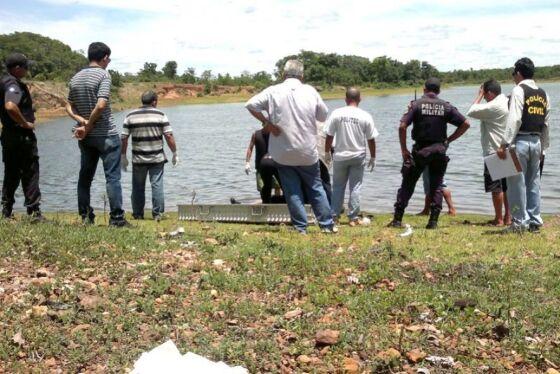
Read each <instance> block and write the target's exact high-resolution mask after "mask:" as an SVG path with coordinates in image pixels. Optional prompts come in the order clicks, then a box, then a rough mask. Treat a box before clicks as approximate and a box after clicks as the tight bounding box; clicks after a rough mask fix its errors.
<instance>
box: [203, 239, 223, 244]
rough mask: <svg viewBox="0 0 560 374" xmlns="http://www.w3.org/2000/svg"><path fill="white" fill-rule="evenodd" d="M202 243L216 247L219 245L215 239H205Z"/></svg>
mask: <svg viewBox="0 0 560 374" xmlns="http://www.w3.org/2000/svg"><path fill="white" fill-rule="evenodd" d="M204 243H205V244H209V245H218V244H220V243H219V242H218V241H217V240H216V239H214V238H206V239H204Z"/></svg>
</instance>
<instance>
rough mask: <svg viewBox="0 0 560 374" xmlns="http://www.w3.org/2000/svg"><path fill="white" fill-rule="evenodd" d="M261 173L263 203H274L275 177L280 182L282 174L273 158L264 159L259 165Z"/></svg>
mask: <svg viewBox="0 0 560 374" xmlns="http://www.w3.org/2000/svg"><path fill="white" fill-rule="evenodd" d="M258 172H259V175H260V177H261V180H262V182H263V185H262V188H261V191H260V193H261V200H262V203H263V204H273V202H272V190H273V189H274V178H276V181H277V182H278V183H279V184H280V174H278V168H277V167H276V163H275V162H274V161H273V160H272V159H263V160H262V161H261V163H260V165H259V170H258Z"/></svg>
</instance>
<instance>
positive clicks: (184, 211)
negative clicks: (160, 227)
mask: <svg viewBox="0 0 560 374" xmlns="http://www.w3.org/2000/svg"><path fill="white" fill-rule="evenodd" d="M305 210H306V212H307V220H308V222H309V223H313V222H315V216H314V215H313V210H312V209H311V206H310V205H305ZM178 211H179V220H180V221H204V222H208V221H215V222H230V223H266V224H280V223H291V219H290V212H289V211H288V206H287V205H285V204H192V205H190V204H189V205H178Z"/></svg>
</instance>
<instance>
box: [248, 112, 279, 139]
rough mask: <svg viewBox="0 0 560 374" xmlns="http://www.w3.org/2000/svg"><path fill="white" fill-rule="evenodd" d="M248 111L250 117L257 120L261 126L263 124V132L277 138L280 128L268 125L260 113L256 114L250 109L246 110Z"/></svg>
mask: <svg viewBox="0 0 560 374" xmlns="http://www.w3.org/2000/svg"><path fill="white" fill-rule="evenodd" d="M247 110H248V111H249V113H251V115H252V116H253V117H255V118H256V119H257V120H259V121H260V122H261V123H262V124H263V130H264V131H266V132H269V133H271V134H272V135H274V136H278V135H280V132H281V131H280V128H279V127H278V126H275V125H273V124H272V123H270V122H269V121H268V119H267V118H266V117H265V116H264V114H262V113H261V112H257V111H255V110H252V109H247Z"/></svg>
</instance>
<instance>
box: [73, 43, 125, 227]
mask: <svg viewBox="0 0 560 374" xmlns="http://www.w3.org/2000/svg"><path fill="white" fill-rule="evenodd" d="M110 55H111V49H110V48H109V47H108V46H107V45H106V44H104V43H99V42H96V43H92V44H90V46H89V48H88V60H89V62H90V64H89V66H88V67H86V68H84V69H82V70H81V71H79V72H78V73H76V75H74V77H73V78H72V79H71V80H70V84H69V88H70V91H69V93H68V105H67V106H66V111H67V112H68V114H69V115H70V117H72V118H73V119H74V120H75V121H76V122H77V125H76V126H75V127H74V136H75V137H76V139H78V146H79V148H80V154H81V160H80V175H79V179H78V212H79V214H80V216H81V217H82V222H84V223H85V224H93V223H94V220H95V214H94V212H93V208H92V206H91V204H90V199H91V193H90V189H91V183H92V181H93V178H94V176H95V171H96V170H97V163H98V162H99V159H100V158H101V160H102V161H103V171H104V172H105V181H106V187H107V196H108V198H109V206H110V209H111V212H110V216H111V217H110V220H109V225H110V226H115V227H123V226H129V223H128V222H127V221H126V219H125V217H124V210H123V209H122V189H121V167H120V163H121V140H120V138H119V133H118V132H117V128H116V127H115V122H114V120H113V114H112V113H111V105H110V102H109V99H110V95H111V75H110V74H109V73H108V72H107V70H106V69H107V66H108V65H109V62H111V58H110Z"/></svg>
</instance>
